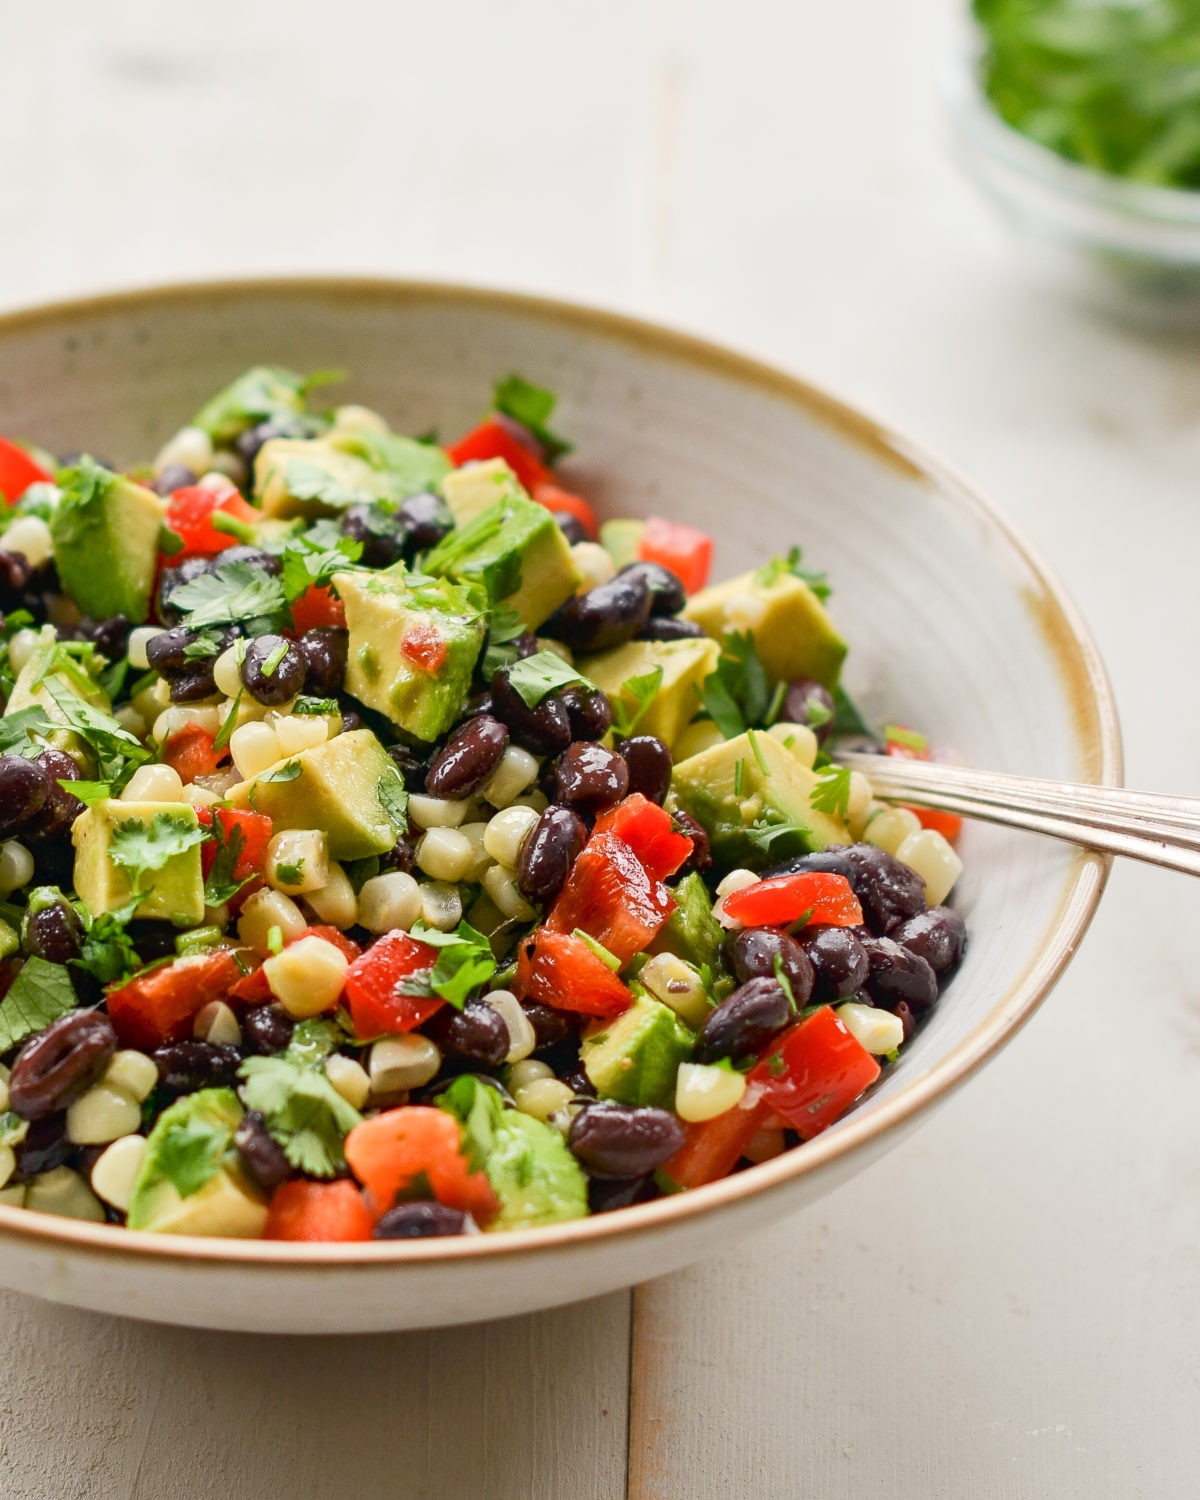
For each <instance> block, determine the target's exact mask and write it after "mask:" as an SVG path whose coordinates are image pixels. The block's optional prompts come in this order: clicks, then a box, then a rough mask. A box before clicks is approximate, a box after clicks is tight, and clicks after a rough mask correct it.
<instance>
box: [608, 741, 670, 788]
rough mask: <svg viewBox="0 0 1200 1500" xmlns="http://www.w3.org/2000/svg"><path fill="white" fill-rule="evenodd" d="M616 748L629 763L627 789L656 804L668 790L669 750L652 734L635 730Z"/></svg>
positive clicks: (626, 762)
mask: <svg viewBox="0 0 1200 1500" xmlns="http://www.w3.org/2000/svg"><path fill="white" fill-rule="evenodd" d="M617 749H618V750H619V751H620V752H621V754H622V755H623V756H624V757H625V764H626V765H627V766H628V767H629V790H630V791H631V792H641V794H642V796H643V797H647V798H649V800H650V801H651V802H657V803H659V804H660V805H661V804H662V803H663V802H665V801H666V797H667V793H668V792H669V791H670V790H671V752H670V751H669V750H668V749H667V747H666V746H665V745H664V744H663V742H662V740H660V739H658V738H657V737H656V736H655V735H652V734H635V735H631V736H630V738H629V739H627V740H622V741H621V742H620V744H619V745H618V746H617Z"/></svg>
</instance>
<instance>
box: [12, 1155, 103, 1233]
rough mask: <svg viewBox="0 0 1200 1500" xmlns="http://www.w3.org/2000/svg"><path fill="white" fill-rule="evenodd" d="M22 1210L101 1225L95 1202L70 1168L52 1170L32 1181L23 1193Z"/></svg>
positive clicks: (76, 1173)
mask: <svg viewBox="0 0 1200 1500" xmlns="http://www.w3.org/2000/svg"><path fill="white" fill-rule="evenodd" d="M25 1207H26V1208H33V1209H36V1210H37V1211H38V1212H39V1213H43V1214H60V1215H62V1217H63V1218H65V1219H87V1220H90V1221H91V1222H92V1223H93V1224H102V1223H103V1222H104V1209H103V1208H102V1207H101V1205H100V1200H99V1198H97V1197H96V1195H95V1193H93V1192H92V1190H91V1188H90V1187H88V1185H87V1183H86V1182H84V1180H83V1178H82V1177H81V1176H80V1175H79V1173H78V1172H73V1171H72V1170H71V1168H70V1167H55V1168H54V1169H53V1170H52V1171H50V1172H43V1173H41V1174H40V1176H37V1177H34V1178H32V1179H31V1181H30V1182H29V1185H28V1187H27V1189H26V1192H25Z"/></svg>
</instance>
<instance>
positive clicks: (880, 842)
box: [863, 807, 921, 854]
mask: <svg viewBox="0 0 1200 1500" xmlns="http://www.w3.org/2000/svg"><path fill="white" fill-rule="evenodd" d="M920 831H921V824H920V820H919V819H918V818H917V815H916V813H913V812H910V811H909V810H908V808H907V807H889V808H887V809H886V810H885V811H884V812H881V813H877V814H876V815H875V817H873V818H872V819H871V821H870V822H869V823H868V824H867V830H866V833H865V834H864V835H863V836H864V838H865V839H866V841H867V843H868V844H874V845H875V846H876V848H878V849H883V850H884V851H885V852H886V853H888V854H895V853H896V852H897V850H898V849H899V848H900V845H901V844H902V843H903V842H904V841H905V839H906V838H908V837H909V835H910V834H913V833H920Z"/></svg>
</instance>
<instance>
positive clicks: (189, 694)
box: [167, 657, 217, 703]
mask: <svg viewBox="0 0 1200 1500" xmlns="http://www.w3.org/2000/svg"><path fill="white" fill-rule="evenodd" d="M167 682H168V684H169V686H170V690H171V702H172V703H200V702H202V701H203V700H204V699H205V698H211V697H212V696H213V694H214V693H215V692H216V691H217V684H216V680H215V679H214V677H213V663H212V658H211V657H209V658H208V659H207V660H206V661H199V662H197V663H196V665H195V666H194V667H193V668H192V669H191V671H189V672H180V673H178V674H177V675H176V676H173V677H168V678H167Z"/></svg>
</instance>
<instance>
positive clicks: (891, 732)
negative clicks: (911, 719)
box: [883, 724, 929, 755]
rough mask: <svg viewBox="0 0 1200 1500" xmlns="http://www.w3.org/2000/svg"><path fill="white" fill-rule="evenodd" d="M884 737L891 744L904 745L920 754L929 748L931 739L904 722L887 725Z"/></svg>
mask: <svg viewBox="0 0 1200 1500" xmlns="http://www.w3.org/2000/svg"><path fill="white" fill-rule="evenodd" d="M883 737H884V739H885V740H887V741H888V743H889V744H893V745H903V746H904V748H905V749H906V750H915V751H916V752H917V754H918V755H919V754H921V753H922V752H923V751H925V750H928V749H929V741H928V740H927V739H926V738H925V736H924V735H923V734H919V733H918V732H917V731H916V730H915V729H909V728H908V727H907V726H906V725H904V724H887V725H885V726H884V730H883Z"/></svg>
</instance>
